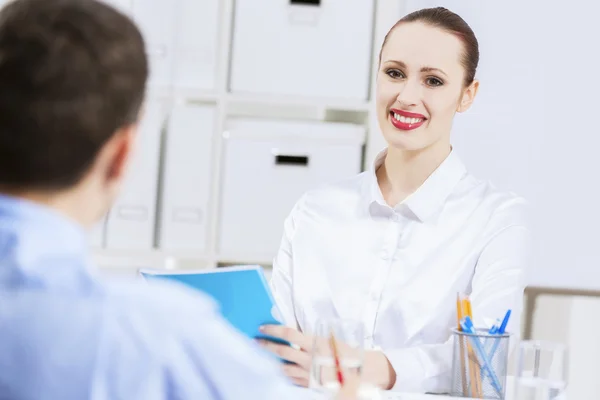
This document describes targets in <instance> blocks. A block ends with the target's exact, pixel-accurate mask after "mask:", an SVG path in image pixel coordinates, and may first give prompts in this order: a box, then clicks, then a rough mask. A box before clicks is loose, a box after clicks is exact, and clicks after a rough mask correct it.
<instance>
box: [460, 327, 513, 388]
mask: <svg viewBox="0 0 600 400" xmlns="http://www.w3.org/2000/svg"><path fill="white" fill-rule="evenodd" d="M452 335H453V341H454V350H453V357H452V386H451V393H450V394H451V395H452V396H454V397H468V398H474V399H498V400H504V398H505V394H506V375H507V369H508V352H509V345H510V334H508V333H505V334H490V333H488V332H487V331H484V330H476V331H475V333H466V332H462V331H459V330H457V329H453V330H452Z"/></svg>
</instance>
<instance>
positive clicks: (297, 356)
mask: <svg viewBox="0 0 600 400" xmlns="http://www.w3.org/2000/svg"><path fill="white" fill-rule="evenodd" d="M261 332H262V333H263V334H265V335H266V336H271V337H274V338H278V339H282V340H284V341H286V342H289V343H292V344H293V345H295V347H291V346H288V345H285V344H279V343H274V342H272V341H269V340H259V343H261V345H262V346H263V347H264V348H266V349H267V350H268V351H270V352H271V353H273V354H275V355H277V356H278V357H279V358H281V359H283V360H286V361H288V362H290V363H291V364H284V365H283V371H284V373H285V374H286V375H287V376H288V377H289V378H290V379H291V380H292V381H293V382H294V383H295V384H296V385H298V386H303V387H308V381H309V374H310V368H311V354H312V350H313V346H314V338H313V337H312V336H311V335H305V334H303V333H301V332H298V331H297V330H295V329H292V328H289V327H287V326H283V325H265V326H263V327H262V328H261ZM318 340H322V341H323V342H324V346H327V345H328V339H327V338H318ZM320 346H321V345H319V347H320ZM338 347H339V349H340V352H341V353H346V354H347V353H348V352H350V351H351V350H350V348H349V346H348V345H346V344H344V343H341V342H338ZM361 370H362V373H361V375H362V376H361V380H362V381H364V382H367V383H370V384H372V385H376V386H378V387H380V388H382V389H390V388H391V387H392V386H393V385H394V383H395V381H396V373H395V371H394V369H393V368H392V366H391V364H390V363H389V361H388V359H387V357H386V356H385V354H384V353H383V352H381V351H366V352H365V355H364V363H363V368H361Z"/></svg>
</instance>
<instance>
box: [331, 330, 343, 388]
mask: <svg viewBox="0 0 600 400" xmlns="http://www.w3.org/2000/svg"><path fill="white" fill-rule="evenodd" d="M329 343H330V345H331V350H332V351H333V361H334V362H335V371H336V373H337V378H338V382H339V383H340V385H343V384H344V375H343V374H342V368H341V366H340V357H339V354H338V350H337V346H336V344H335V336H333V332H331V337H330V338H329Z"/></svg>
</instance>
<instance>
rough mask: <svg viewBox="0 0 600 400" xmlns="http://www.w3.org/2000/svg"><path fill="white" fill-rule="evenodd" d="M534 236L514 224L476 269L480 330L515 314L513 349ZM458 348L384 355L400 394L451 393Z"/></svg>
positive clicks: (476, 313)
mask: <svg viewBox="0 0 600 400" xmlns="http://www.w3.org/2000/svg"><path fill="white" fill-rule="evenodd" d="M531 239H532V238H531V231H530V229H529V228H528V227H527V226H526V225H523V224H516V225H509V226H507V227H505V228H503V229H502V230H500V231H499V232H498V233H496V234H494V236H493V237H492V238H491V239H490V240H489V241H488V244H487V245H486V246H485V248H484V250H483V251H482V253H481V255H480V257H479V259H478V262H477V265H476V269H475V274H474V276H473V279H472V285H471V286H472V287H471V293H470V298H471V303H472V307H473V317H474V319H475V325H476V326H486V324H485V322H484V321H483V318H495V317H499V318H501V317H502V316H503V315H504V313H505V312H506V310H507V309H511V310H512V311H511V313H512V314H511V319H510V322H509V325H508V327H507V332H510V333H511V334H512V339H511V349H512V348H513V347H514V344H515V343H516V342H517V341H518V339H519V337H520V333H521V332H520V327H521V311H522V305H523V291H524V288H525V273H526V270H527V267H528V266H529V264H530V257H531V244H532V243H531V241H532V240H531ZM452 346H453V342H452V339H451V338H450V335H449V339H448V341H447V342H446V343H443V344H435V345H423V346H416V347H410V348H404V349H396V350H387V351H384V353H385V355H386V356H387V359H388V360H389V362H390V364H391V366H392V367H393V370H394V372H395V374H392V375H395V381H394V382H391V383H390V387H391V388H392V389H394V390H401V391H417V392H433V393H445V392H448V391H449V389H450V385H451V374H452Z"/></svg>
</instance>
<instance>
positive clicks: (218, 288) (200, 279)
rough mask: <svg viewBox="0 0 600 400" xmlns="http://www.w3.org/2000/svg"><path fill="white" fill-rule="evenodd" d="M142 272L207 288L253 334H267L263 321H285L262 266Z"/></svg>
mask: <svg viewBox="0 0 600 400" xmlns="http://www.w3.org/2000/svg"><path fill="white" fill-rule="evenodd" d="M140 274H141V275H142V276H143V277H144V278H145V279H147V280H149V281H150V280H153V279H168V280H173V281H177V282H180V283H183V284H185V285H187V286H190V287H192V288H194V289H196V290H200V291H202V292H204V293H205V294H207V295H209V296H210V297H212V298H213V299H214V300H215V301H216V302H217V303H218V304H219V306H220V308H221V313H222V314H223V316H224V317H225V319H227V321H229V323H230V324H231V325H233V326H234V327H235V328H237V329H238V330H239V331H241V332H243V333H244V334H245V335H246V336H248V337H250V338H266V336H264V335H262V334H261V333H260V331H259V330H258V329H259V327H260V326H261V325H281V322H280V321H278V320H277V315H278V313H277V309H276V306H275V301H274V300H273V296H272V294H271V291H270V289H269V286H268V284H267V281H266V279H265V275H264V272H263V269H262V267H261V266H258V265H250V266H235V267H223V268H213V269H206V270H193V271H172V270H153V269H142V270H140ZM269 339H271V340H273V338H269ZM275 341H278V342H281V341H279V340H275Z"/></svg>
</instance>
